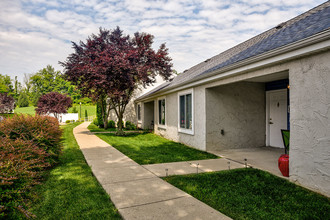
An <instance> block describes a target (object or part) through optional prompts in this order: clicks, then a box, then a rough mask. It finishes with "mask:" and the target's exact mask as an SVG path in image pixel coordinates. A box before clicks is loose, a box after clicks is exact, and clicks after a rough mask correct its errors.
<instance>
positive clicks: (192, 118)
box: [178, 88, 195, 135]
mask: <svg viewBox="0 0 330 220" xmlns="http://www.w3.org/2000/svg"><path fill="white" fill-rule="evenodd" d="M188 94H191V121H192V123H191V129H186V128H181V127H180V96H182V95H188ZM194 123H195V115H194V89H193V88H191V89H188V90H184V91H180V92H178V132H180V133H184V134H190V135H194V134H195V132H194V131H195V130H194V128H195V125H194Z"/></svg>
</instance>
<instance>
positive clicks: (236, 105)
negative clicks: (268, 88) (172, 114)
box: [206, 82, 266, 151]
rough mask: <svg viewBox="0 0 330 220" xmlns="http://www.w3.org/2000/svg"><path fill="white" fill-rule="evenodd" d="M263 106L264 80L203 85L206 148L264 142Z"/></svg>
mask: <svg viewBox="0 0 330 220" xmlns="http://www.w3.org/2000/svg"><path fill="white" fill-rule="evenodd" d="M265 106H266V105H265V84H264V83H255V82H239V83H233V84H229V85H224V86H218V87H215V88H210V89H206V149H207V150H209V151H210V150H225V149H233V148H249V147H250V148H251V147H262V146H265V118H266V116H265V110H266V107H265ZM221 131H222V132H221Z"/></svg>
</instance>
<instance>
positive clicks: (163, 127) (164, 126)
mask: <svg viewBox="0 0 330 220" xmlns="http://www.w3.org/2000/svg"><path fill="white" fill-rule="evenodd" d="M157 128H158V130H166V125H158V126H157Z"/></svg>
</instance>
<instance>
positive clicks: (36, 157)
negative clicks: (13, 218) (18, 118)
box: [0, 136, 50, 218]
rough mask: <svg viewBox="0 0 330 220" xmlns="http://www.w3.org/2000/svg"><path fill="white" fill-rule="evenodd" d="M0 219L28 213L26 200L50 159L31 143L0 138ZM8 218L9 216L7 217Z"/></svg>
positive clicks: (29, 141)
mask: <svg viewBox="0 0 330 220" xmlns="http://www.w3.org/2000/svg"><path fill="white" fill-rule="evenodd" d="M0 152H1V154H0V185H1V190H0V192H1V193H0V204H1V205H0V211H1V212H0V213H1V214H0V218H4V217H6V216H7V215H8V214H9V215H10V214H12V213H15V212H17V211H19V212H21V213H22V214H24V215H25V216H26V217H33V215H31V214H30V213H28V212H27V211H26V204H25V202H24V201H25V200H26V199H27V197H28V193H29V190H30V189H31V187H32V186H34V185H36V184H39V181H40V179H41V177H42V174H43V171H44V170H45V168H47V167H49V166H50V164H49V163H48V162H46V161H47V160H46V158H48V157H49V155H48V154H47V153H46V151H45V150H44V149H41V148H40V147H39V146H37V144H36V143H34V142H33V141H32V140H24V139H20V138H18V139H11V138H9V137H7V136H5V137H3V136H2V137H0ZM7 217H8V216H7Z"/></svg>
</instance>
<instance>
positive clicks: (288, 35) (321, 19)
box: [137, 1, 330, 100]
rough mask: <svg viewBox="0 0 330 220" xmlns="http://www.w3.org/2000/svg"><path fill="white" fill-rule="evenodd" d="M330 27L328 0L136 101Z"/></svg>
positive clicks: (199, 65)
mask: <svg viewBox="0 0 330 220" xmlns="http://www.w3.org/2000/svg"><path fill="white" fill-rule="evenodd" d="M329 28H330V1H327V2H325V3H323V4H321V5H319V6H317V7H315V8H313V9H311V10H309V11H307V12H305V13H303V14H301V15H299V16H297V17H295V18H293V19H291V20H289V21H287V22H283V23H281V24H279V25H278V26H276V27H274V28H272V29H270V30H268V31H266V32H263V33H261V34H259V35H257V36H255V37H253V38H251V39H249V40H247V41H245V42H243V43H240V44H238V45H237V46H235V47H232V48H231V49H228V50H226V51H224V52H222V53H220V54H218V55H216V56H214V57H212V58H210V59H207V60H206V61H204V62H202V63H199V64H197V65H195V66H193V67H191V68H190V69H188V70H185V71H184V72H183V73H181V74H180V75H178V76H177V77H175V78H174V79H173V80H172V81H171V82H165V83H164V84H162V85H160V86H158V87H156V88H155V89H153V90H151V91H150V92H148V93H146V94H144V95H142V96H140V97H139V98H138V99H137V100H141V99H144V98H147V97H148V96H151V95H154V94H157V93H161V92H163V91H165V90H170V89H171V88H176V87H178V86H181V85H185V84H188V83H189V82H191V81H193V80H194V79H202V78H207V77H208V76H210V75H212V73H214V72H215V71H219V70H221V69H222V68H224V67H228V66H230V65H233V64H235V63H237V62H240V61H243V60H246V59H248V58H251V57H255V56H258V55H261V54H264V53H266V52H269V51H272V50H274V49H277V48H280V47H285V46H286V45H289V44H292V43H295V42H298V41H300V40H303V39H306V38H308V37H311V36H313V35H315V34H317V33H320V32H322V31H325V30H327V29H329Z"/></svg>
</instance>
